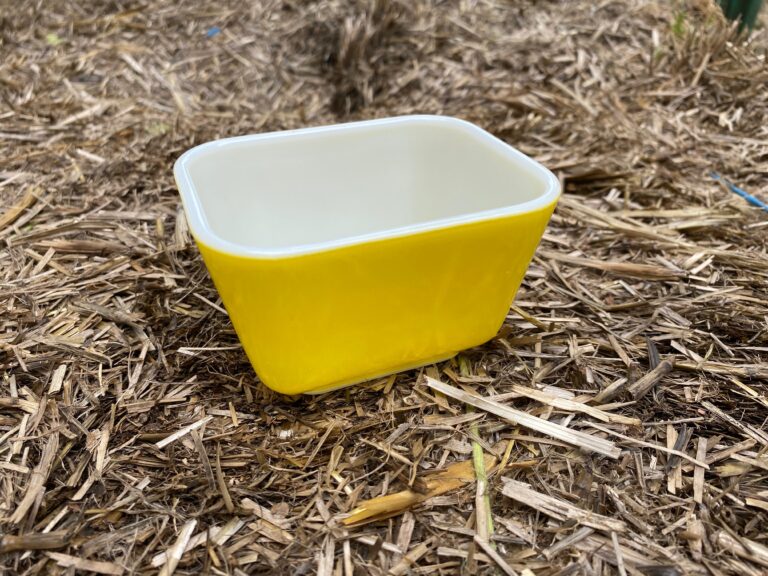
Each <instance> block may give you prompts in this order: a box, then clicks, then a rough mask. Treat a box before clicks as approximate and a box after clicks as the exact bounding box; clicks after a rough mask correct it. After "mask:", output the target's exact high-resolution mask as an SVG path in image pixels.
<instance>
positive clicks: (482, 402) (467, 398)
mask: <svg viewBox="0 0 768 576" xmlns="http://www.w3.org/2000/svg"><path fill="white" fill-rule="evenodd" d="M426 384H427V386H429V387H430V388H432V389H434V390H437V391H438V392H441V393H442V394H445V395H446V396H449V397H451V398H454V399H455V400H459V401H461V402H464V403H465V404H469V405H470V406H474V407H475V408H480V409H482V410H485V411H486V412H490V413H491V414H495V415H496V416H499V417H501V418H504V419H506V420H508V421H509V422H511V423H512V424H515V425H521V426H525V427H526V428H530V429H531V430H534V431H535V432H540V433H541V434H546V435H547V436H551V437H553V438H556V439H558V440H562V441H563V442H566V443H568V444H571V445H574V446H578V447H580V448H582V449H584V450H590V451H593V452H597V453H599V454H604V455H606V456H610V457H611V458H618V457H619V454H620V453H621V450H619V449H618V448H617V447H616V446H615V445H614V444H613V443H612V442H609V441H607V440H603V439H602V438H597V437H595V436H590V435H589V434H584V433H583V432H578V431H577V430H570V429H568V428H565V427H564V426H560V425H558V424H554V423H552V422H548V421H546V420H542V419H541V418H537V417H536V416H531V415H530V414H527V413H525V412H521V411H520V410H516V409H514V408H510V407H508V406H505V405H503V404H500V403H498V402H495V401H493V400H488V399H485V398H481V397H479V396H476V395H474V394H469V393H467V392H464V391H463V390H459V389H458V388H454V387H453V386H449V385H448V384H444V383H442V382H439V381H437V380H435V379H433V378H429V377H427V379H426Z"/></svg>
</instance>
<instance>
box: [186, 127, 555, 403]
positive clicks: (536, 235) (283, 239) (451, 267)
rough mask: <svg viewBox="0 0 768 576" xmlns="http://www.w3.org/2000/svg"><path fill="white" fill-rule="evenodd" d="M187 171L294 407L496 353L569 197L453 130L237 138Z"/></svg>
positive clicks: (501, 152) (235, 308)
mask: <svg viewBox="0 0 768 576" xmlns="http://www.w3.org/2000/svg"><path fill="white" fill-rule="evenodd" d="M174 172H175V176H176V182H177V185H178V187H179V191H180V193H181V198H182V201H183V204H184V208H185V212H186V215H187V219H188V221H189V226H190V230H191V231H192V234H193V236H194V237H195V240H196V242H197V245H198V246H199V248H200V252H201V253H202V256H203V260H204V261H205V264H206V266H207V268H208V271H209V273H210V275H211V278H212V279H213V282H214V284H215V285H216V288H217V290H218V291H219V294H220V295H221V299H222V301H223V302H224V306H225V307H226V309H227V311H228V313H229V316H230V318H231V320H232V324H233V325H234V328H235V331H236V332H237V335H238V337H239V338H240V341H241V343H242V345H243V348H244V350H245V352H246V354H247V355H248V358H249V359H250V361H251V363H252V364H253V367H254V369H255V370H256V373H257V374H258V376H259V378H260V379H261V381H262V382H263V383H264V384H266V385H267V386H269V387H270V388H272V389H273V390H276V391H278V392H281V393H284V394H299V393H318V392H325V391H328V390H332V389H335V388H340V387H342V386H347V385H350V384H354V383H357V382H362V381H365V380H369V379H371V378H376V377H379V376H384V375H387V374H392V373H394V372H399V371H402V370H407V369H410V368H415V367H417V366H422V365H425V364H431V363H434V362H437V361H439V360H443V359H446V358H450V357H451V356H453V355H455V354H456V353H457V352H459V351H461V350H463V349H466V348H470V347H472V346H476V345H478V344H482V343H483V342H485V341H487V340H489V339H490V338H492V337H493V336H494V335H495V334H496V332H497V331H498V329H499V327H500V326H501V324H502V323H503V321H504V318H505V317H506V314H507V312H508V310H509V306H510V304H511V303H512V301H513V299H514V296H515V292H516V291H517V289H518V287H519V285H520V282H521V281H522V279H523V276H524V275H525V271H526V268H527V267H528V264H529V262H530V260H531V258H532V257H533V254H534V251H535V250H536V246H537V245H538V243H539V241H540V239H541V236H542V234H543V232H544V229H545V227H546V225H547V222H548V220H549V217H550V215H551V214H552V211H553V210H554V207H555V204H556V202H557V199H558V197H559V194H560V186H559V183H558V181H557V178H555V176H554V175H553V174H552V173H551V172H549V171H548V170H547V169H546V168H544V167H543V166H541V165H540V164H538V163H536V162H535V161H533V160H531V159H530V158H528V157H527V156H525V155H523V154H521V153H520V152H518V151H516V150H515V149H513V148H511V147H510V146H508V145H507V144H505V143H504V142H502V141H501V140H498V139H497V138H495V137H493V136H491V135H490V134H489V133H487V132H485V131H483V130H482V129H480V128H478V127H477V126H474V125H472V124H470V123H468V122H464V121H462V120H457V119H453V118H447V117H440V116H404V117H397V118H388V119H383V120H373V121H367V122H357V123H352V124H344V125H338V126H328V127H321V128H309V129H303V130H292V131H286V132H277V133H271V134H258V135H252V136H242V137H237V138H228V139H224V140H219V141H215V142H209V143H207V144H203V145H201V146H197V147H196V148H193V149H191V150H189V151H188V152H186V153H185V154H184V155H182V156H181V158H179V160H178V161H177V162H176V165H175V167H174Z"/></svg>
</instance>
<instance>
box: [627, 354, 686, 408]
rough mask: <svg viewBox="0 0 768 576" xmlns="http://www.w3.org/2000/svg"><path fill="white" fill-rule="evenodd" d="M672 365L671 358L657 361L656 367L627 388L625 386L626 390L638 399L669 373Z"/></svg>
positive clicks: (673, 365)
mask: <svg viewBox="0 0 768 576" xmlns="http://www.w3.org/2000/svg"><path fill="white" fill-rule="evenodd" d="M674 367H675V364H674V361H673V360H671V359H666V360H662V361H661V362H659V365H658V366H656V368H654V369H653V370H651V371H650V372H648V374H646V375H645V376H643V377H642V378H640V380H638V381H637V382H635V383H634V384H632V385H631V386H630V387H629V388H627V390H629V393H630V394H632V397H633V398H634V399H635V400H639V399H640V398H642V397H643V396H645V395H646V394H648V392H650V391H651V389H652V388H653V387H654V386H656V384H658V383H659V380H661V379H662V378H663V377H664V376H666V375H667V374H669V373H670V372H671V371H672V369H673V368H674Z"/></svg>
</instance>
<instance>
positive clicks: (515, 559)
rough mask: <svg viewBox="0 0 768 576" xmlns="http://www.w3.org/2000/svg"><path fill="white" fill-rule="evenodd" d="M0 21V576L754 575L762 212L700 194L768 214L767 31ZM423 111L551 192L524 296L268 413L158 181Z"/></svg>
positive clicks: (621, 16) (705, 10)
mask: <svg viewBox="0 0 768 576" xmlns="http://www.w3.org/2000/svg"><path fill="white" fill-rule="evenodd" d="M0 4H3V5H4V6H5V7H4V8H2V9H1V10H0V159H2V160H1V162H0V242H1V243H2V248H0V309H1V310H2V315H0V369H1V370H2V383H1V384H0V470H2V474H1V475H0V570H5V571H6V572H8V573H19V574H36V573H54V574H55V573H67V574H76V573H78V574H79V573H89V571H90V572H91V573H100V574H132V573H137V574H145V573H146V574H150V573H155V572H157V571H158V570H160V571H161V573H163V574H171V573H175V574H198V573H201V572H205V573H210V574H224V573H227V574H258V573H275V574H296V575H305V574H314V573H317V574H321V575H324V576H327V575H330V574H338V575H342V574H343V575H347V576H349V575H352V574H360V575H362V574H387V573H388V574H394V575H403V574H428V573H433V572H434V573H440V574H459V573H464V574H474V573H478V574H481V573H485V574H501V573H505V574H526V575H528V576H531V575H532V574H535V575H537V576H548V575H549V576H551V575H555V574H560V575H565V574H594V575H603V574H630V575H634V574H646V575H673V574H712V575H722V574H747V575H758V574H765V573H766V571H768V541H767V540H768V536H767V534H766V533H767V532H768V531H766V527H767V526H768V433H766V417H767V416H768V392H767V390H766V384H765V382H766V379H768V366H767V365H766V364H765V362H764V361H765V359H766V352H768V325H767V324H768V297H767V296H766V294H767V293H768V255H767V254H766V240H767V239H768V214H766V213H765V212H761V211H760V210H759V209H756V208H753V207H751V206H749V205H748V204H747V203H746V202H745V201H744V200H742V199H741V198H739V197H738V196H736V195H735V194H733V193H731V192H730V191H728V190H727V189H726V188H725V187H724V186H722V185H720V184H719V183H717V182H715V181H714V180H713V179H712V178H711V177H710V176H709V172H710V171H712V170H715V171H717V172H719V173H720V174H722V175H723V176H724V177H726V178H728V179H730V180H732V181H733V182H735V183H737V184H738V185H740V186H741V187H743V188H745V189H747V190H749V191H751V192H753V193H755V194H757V195H760V194H762V195H763V198H766V195H768V188H767V187H766V180H765V174H766V172H768V130H767V129H766V122H765V118H766V117H767V112H768V90H766V88H765V86H766V82H767V81H768V66H766V61H765V48H766V41H765V33H764V32H758V33H757V34H756V36H755V37H754V38H753V40H752V41H751V42H750V43H748V44H746V45H745V44H744V43H742V42H741V41H739V40H737V39H736V38H735V37H734V36H733V32H732V30H731V29H730V28H729V27H728V24H727V23H725V22H724V21H723V20H722V18H721V16H720V14H719V12H718V10H717V9H716V8H715V7H714V4H711V3H710V2H708V1H705V0H701V1H698V2H692V1H691V2H682V1H678V2H664V1H662V0H659V1H658V2H651V1H649V2H640V1H633V0H617V1H609V2H599V3H595V2H587V1H584V0H582V1H569V2H546V1H539V2H534V1H518V2H501V1H494V0H461V1H458V0H457V1H451V2H426V1H425V0H418V1H415V2H404V1H403V2H399V1H396V0H380V1H373V2H368V1H356V2H342V1H341V0H320V1H313V2H308V1H307V2H303V1H298V0H284V1H271V0H265V1H263V2H254V3H242V2H239V1H237V0H230V1H228V2H220V1H215V2H214V1H212V0H211V1H205V2H202V1H201V2H188V3H187V2H185V3H181V2H172V1H170V0H167V1H165V0H163V1H158V2H151V3H149V2H138V1H137V2H112V1H104V2H74V1H71V0H67V1H62V2H50V3H42V2H21V3H18V2H15V1H13V0H4V1H3V2H1V3H0ZM410 112H420V113H438V114H448V115H454V116H459V117H463V118H466V119H468V120H471V121H473V122H476V123H478V124H479V125H481V126H483V127H485V128H487V129H488V130H490V131H492V132H493V133H495V134H497V135H499V136H500V137H501V138H503V139H505V140H506V141H508V142H510V143H511V144H513V145H515V146H516V147H518V148H519V149H520V150H522V151H524V152H526V153H527V154H529V155H531V156H533V157H535V158H537V159H538V160H540V161H541V162H543V163H545V164H546V165H547V166H549V167H550V168H551V169H553V170H554V171H555V172H557V173H558V174H559V175H560V177H561V178H562V180H563V183H564V186H565V190H566V194H565V196H564V197H563V199H562V202H561V204H560V206H559V208H558V210H557V212H556V214H555V216H554V218H553V220H552V222H551V225H550V228H549V229H548V232H547V234H546V236H545V238H544V240H543V242H542V245H541V247H540V250H539V252H538V253H537V256H536V257H535V259H534V261H533V262H532V264H531V267H530V270H529V273H528V275H527V277H526V280H525V283H524V285H523V287H522V288H521V289H520V292H519V294H518V296H517V300H516V305H515V307H514V308H513V309H512V310H511V311H510V315H509V317H508V320H507V322H506V324H505V326H504V327H503V329H502V331H501V332H500V334H499V335H498V337H497V338H495V339H494V340H493V341H491V342H489V343H487V344H486V345H484V346H481V347H479V348H477V349H474V350H470V351H467V352H466V353H464V354H462V355H460V356H459V357H458V358H457V359H455V360H453V361H451V362H447V363H444V364H442V365H440V366H437V367H430V368H427V369H425V370H419V371H413V372H408V373H404V374H399V375H397V376H396V377H392V378H387V379H383V380H381V381H376V382H372V383H368V384H365V385H361V386H357V387H354V388H351V389H346V390H342V391H339V392H336V393H332V394H327V395H324V396H320V397H309V396H307V397H297V398H288V397H282V396H279V395H276V394H274V393H272V392H270V391H269V390H267V389H265V388H264V387H262V386H261V385H260V384H259V382H258V380H257V378H256V377H255V375H254V374H253V372H252V370H251V368H250V366H249V364H248V362H247V360H246V358H245V356H244V354H243V352H242V350H241V348H240V347H239V345H238V341H237V338H236V336H235V334H234V332H233V330H232V328H231V325H230V323H229V321H228V319H227V315H226V312H225V311H224V310H223V308H222V307H221V304H220V301H219V299H218V297H217V294H216V292H215V290H214V288H213V286H212V284H211V282H210V280H209V278H208V276H207V274H206V271H205V269H204V267H203V265H202V263H201V260H200V257H199V255H198V252H197V250H196V248H195V247H194V244H193V243H192V242H191V240H190V236H189V232H188V229H187V226H186V225H185V221H184V219H183V217H182V216H181V213H180V212H179V200H178V197H177V194H176V190H175V187H174V183H173V179H172V175H171V166H172V163H173V161H174V160H175V159H176V158H177V157H178V155H179V154H180V153H181V152H183V151H184V150H186V149H188V148H189V147H191V146H193V145H195V144H198V143H201V142H204V141H207V140H211V139H214V138H218V137H222V136H227V135H234V134H246V133H253V132H261V131H270V130H282V129H287V128H295V127H300V126H309V125H319V124H327V123H335V122H339V121H348V120H352V119H361V118H370V117H381V116H388V115H396V114H404V113H410ZM468 192H469V193H471V191H468ZM314 337H316V338H322V337H323V335H322V334H316V335H314ZM466 402H469V403H474V404H476V405H477V406H476V407H473V408H470V407H468V405H467V403H466ZM510 409H511V410H516V411H517V412H510ZM542 427H544V428H542ZM547 427H548V428H547ZM587 441H589V442H587ZM473 450H474V452H475V455H476V456H477V458H476V459H475V461H474V463H473V458H472V453H473ZM440 471H442V472H440ZM484 473H485V474H486V475H487V479H484V478H483V474H484ZM476 475H479V477H480V478H481V480H482V481H481V482H480V483H479V488H478V483H476V482H475V478H476ZM382 495H390V498H389V499H386V500H384V501H383V504H382V501H381V500H373V501H370V499H372V498H375V497H379V496H382ZM377 505H378V507H377ZM349 514H352V516H349ZM387 516H388V517H387ZM491 524H492V526H491Z"/></svg>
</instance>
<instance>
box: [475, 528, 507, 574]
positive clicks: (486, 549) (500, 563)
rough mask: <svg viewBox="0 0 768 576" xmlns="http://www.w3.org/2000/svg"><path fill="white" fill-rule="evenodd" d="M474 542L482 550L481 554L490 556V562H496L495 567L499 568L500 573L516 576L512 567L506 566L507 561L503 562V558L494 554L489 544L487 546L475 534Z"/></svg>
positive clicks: (494, 551)
mask: <svg viewBox="0 0 768 576" xmlns="http://www.w3.org/2000/svg"><path fill="white" fill-rule="evenodd" d="M475 542H476V543H477V545H478V546H480V548H482V549H483V552H485V553H486V554H488V556H490V558H491V560H493V561H494V562H496V565H497V566H498V567H499V568H501V571H502V572H504V574H506V575H507V576H517V572H515V571H514V570H513V569H512V566H510V565H509V564H507V561H506V560H504V558H502V557H501V555H499V553H498V552H496V550H494V549H493V547H492V546H491V545H490V544H488V542H486V541H485V540H483V539H482V538H480V536H478V535H477V534H475Z"/></svg>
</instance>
